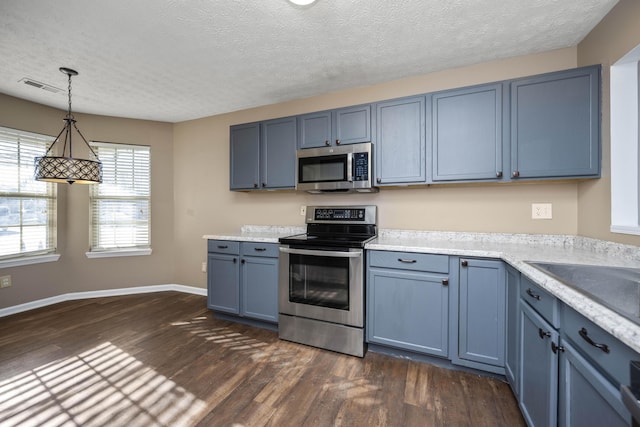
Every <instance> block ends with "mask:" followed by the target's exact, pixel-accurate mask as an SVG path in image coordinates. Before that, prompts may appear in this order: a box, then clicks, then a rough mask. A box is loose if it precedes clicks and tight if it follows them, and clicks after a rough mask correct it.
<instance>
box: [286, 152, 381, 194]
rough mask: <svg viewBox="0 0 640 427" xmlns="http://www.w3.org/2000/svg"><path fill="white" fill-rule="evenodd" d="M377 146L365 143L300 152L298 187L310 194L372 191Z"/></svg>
mask: <svg viewBox="0 0 640 427" xmlns="http://www.w3.org/2000/svg"><path fill="white" fill-rule="evenodd" d="M372 153H373V146H372V145H371V143H370V142H367V143H362V144H349V145H337V146H332V147H321V148H307V149H304V150H298V151H297V154H296V162H297V168H296V189H297V190H303V191H308V192H310V193H327V192H338V193H339V192H343V193H354V192H359V193H371V192H375V191H378V189H377V188H376V187H374V186H373V185H372V180H373V174H372V164H373V156H372Z"/></svg>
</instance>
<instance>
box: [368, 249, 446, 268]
mask: <svg viewBox="0 0 640 427" xmlns="http://www.w3.org/2000/svg"><path fill="white" fill-rule="evenodd" d="M369 265H371V266H372V267H385V268H395V269H401V270H415V271H431V272H434V273H448V272H449V256H448V255H433V254H420V253H413V252H392V251H370V252H369Z"/></svg>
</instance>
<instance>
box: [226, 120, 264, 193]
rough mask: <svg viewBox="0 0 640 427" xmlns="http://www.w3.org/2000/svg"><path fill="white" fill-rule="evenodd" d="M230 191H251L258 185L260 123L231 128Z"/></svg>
mask: <svg viewBox="0 0 640 427" xmlns="http://www.w3.org/2000/svg"><path fill="white" fill-rule="evenodd" d="M229 143H230V147H229V152H230V157H231V165H230V185H229V187H230V189H231V190H253V189H257V188H259V185H260V184H259V183H260V123H249V124H243V125H236V126H231V128H230V135H229Z"/></svg>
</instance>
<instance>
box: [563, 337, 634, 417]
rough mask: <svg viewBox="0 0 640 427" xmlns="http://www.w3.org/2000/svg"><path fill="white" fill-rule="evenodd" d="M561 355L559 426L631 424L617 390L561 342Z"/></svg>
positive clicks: (568, 345) (570, 347)
mask: <svg viewBox="0 0 640 427" xmlns="http://www.w3.org/2000/svg"><path fill="white" fill-rule="evenodd" d="M562 347H563V348H564V351H563V352H562V353H561V354H560V416H559V418H560V419H559V425H560V426H573V427H579V426H607V427H609V426H610V427H623V426H629V425H631V417H630V415H629V412H628V411H627V409H626V408H625V406H624V404H623V403H622V399H621V397H620V391H619V390H618V389H617V388H616V387H614V386H613V385H612V384H611V383H610V382H609V381H608V380H607V379H606V378H605V377H603V376H602V374H600V373H599V372H598V371H597V370H596V369H595V368H594V367H593V366H592V365H591V364H590V363H589V362H587V360H586V359H584V358H583V357H582V356H581V355H580V353H579V352H578V351H577V350H576V349H575V348H574V347H572V346H571V344H569V343H567V342H566V341H563V343H562Z"/></svg>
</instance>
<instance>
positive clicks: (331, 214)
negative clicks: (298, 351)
mask: <svg viewBox="0 0 640 427" xmlns="http://www.w3.org/2000/svg"><path fill="white" fill-rule="evenodd" d="M376 219H377V209H376V207H375V206H308V207H307V215H306V219H305V222H306V224H307V232H306V233H305V234H298V235H295V236H290V237H283V238H281V239H280V260H279V262H280V264H279V282H278V283H279V285H278V309H279V312H280V315H279V321H278V322H279V323H278V331H279V332H278V334H279V336H280V338H282V339H285V340H288V341H294V342H298V343H302V344H307V345H312V346H315V347H320V348H325V349H328V350H333V351H337V352H340V353H346V354H351V355H354V356H360V357H362V356H364V353H365V343H364V278H365V274H364V268H365V259H364V258H365V252H364V245H365V244H366V243H367V242H368V241H370V240H372V239H373V238H375V236H376Z"/></svg>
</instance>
